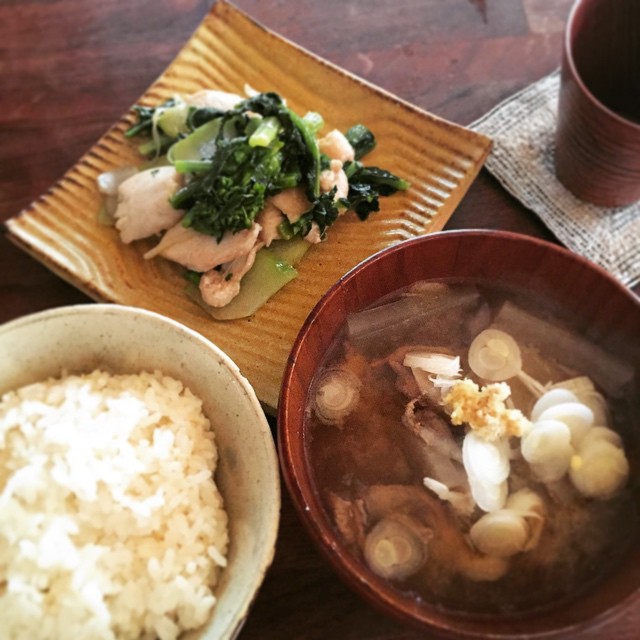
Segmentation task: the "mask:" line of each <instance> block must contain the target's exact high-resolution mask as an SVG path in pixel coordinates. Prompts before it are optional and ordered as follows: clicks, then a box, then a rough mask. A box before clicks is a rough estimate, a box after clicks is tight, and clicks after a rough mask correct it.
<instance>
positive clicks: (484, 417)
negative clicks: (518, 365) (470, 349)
mask: <svg viewBox="0 0 640 640" xmlns="http://www.w3.org/2000/svg"><path fill="white" fill-rule="evenodd" d="M510 395H511V388H510V387H509V385H508V384H507V383H506V382H496V383H493V384H488V385H486V386H484V387H482V388H481V387H479V386H478V385H477V384H476V383H475V382H474V381H473V380H471V379H469V378H463V379H462V380H458V381H456V382H455V383H454V384H453V385H452V386H451V388H450V389H449V391H448V393H447V394H446V395H445V396H444V398H443V401H444V406H445V408H446V409H447V410H448V411H449V412H450V414H451V422H452V423H453V424H454V425H462V424H468V425H469V427H471V429H472V430H473V431H475V432H476V433H477V434H478V435H479V436H480V437H481V438H483V439H485V440H488V441H495V440H498V439H499V438H502V437H505V436H506V437H510V436H521V435H523V434H524V433H526V432H527V431H528V430H529V428H530V427H531V423H530V422H529V420H527V418H525V417H524V415H523V414H522V412H521V411H519V410H518V409H508V408H507V406H506V405H505V400H506V399H507V398H508V397H509V396H510Z"/></svg>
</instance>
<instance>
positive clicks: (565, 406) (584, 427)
mask: <svg viewBox="0 0 640 640" xmlns="http://www.w3.org/2000/svg"><path fill="white" fill-rule="evenodd" d="M538 420H539V421H540V422H544V421H545V420H559V421H560V422H564V424H566V425H567V427H569V431H571V444H572V445H573V446H574V447H575V446H577V445H578V443H579V442H580V441H581V440H582V438H584V436H585V435H586V434H587V432H588V431H589V429H591V427H592V426H593V411H591V409H589V407H587V405H585V404H582V403H581V402H562V403H560V404H556V405H554V406H552V407H549V408H548V409H545V410H544V411H543V412H542V413H541V414H540V417H539V418H538Z"/></svg>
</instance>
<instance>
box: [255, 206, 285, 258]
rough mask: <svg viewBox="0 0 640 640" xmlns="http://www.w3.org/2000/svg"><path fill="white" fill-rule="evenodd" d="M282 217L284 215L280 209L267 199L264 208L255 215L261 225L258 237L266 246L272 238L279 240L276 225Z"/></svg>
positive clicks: (282, 219) (278, 224) (277, 225)
mask: <svg viewBox="0 0 640 640" xmlns="http://www.w3.org/2000/svg"><path fill="white" fill-rule="evenodd" d="M284 219H285V217H284V215H283V214H282V212H281V211H280V209H278V208H277V207H276V206H275V205H273V204H272V203H271V202H269V201H268V200H267V201H266V202H265V205H264V209H263V210H262V211H261V212H260V213H259V214H258V215H257V216H256V222H257V223H258V224H259V225H260V226H261V227H262V230H261V231H260V235H259V236H258V237H259V238H260V240H261V241H262V242H264V245H265V246H266V247H268V246H269V245H270V244H271V243H272V242H273V241H274V240H280V238H281V236H280V232H279V231H278V227H279V226H280V224H281V223H282V222H283V221H284Z"/></svg>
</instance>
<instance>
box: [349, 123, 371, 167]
mask: <svg viewBox="0 0 640 640" xmlns="http://www.w3.org/2000/svg"><path fill="white" fill-rule="evenodd" d="M345 137H346V138H347V140H348V141H349V144H350V145H351V146H352V147H353V150H354V152H355V156H356V160H360V158H362V157H363V156H365V155H367V153H369V152H370V151H373V150H374V149H375V147H376V139H375V136H374V135H373V133H371V131H370V130H369V129H368V128H367V127H365V126H364V125H363V124H356V125H354V126H353V127H351V129H349V130H348V131H347V133H345Z"/></svg>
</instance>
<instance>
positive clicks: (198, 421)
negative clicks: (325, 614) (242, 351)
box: [0, 305, 280, 639]
mask: <svg viewBox="0 0 640 640" xmlns="http://www.w3.org/2000/svg"><path fill="white" fill-rule="evenodd" d="M45 326H46V330H43V327H45ZM0 357H3V360H4V362H6V363H7V366H6V367H5V371H4V372H3V375H2V378H1V380H0V393H1V394H5V395H4V397H3V400H2V401H1V402H0V455H1V456H2V458H1V459H2V467H0V522H2V524H1V525H0V573H6V574H7V576H8V577H7V578H6V582H7V588H6V589H5V590H4V592H3V593H2V594H0V617H2V620H3V628H4V630H5V632H8V633H9V637H16V638H19V637H29V638H36V637H37V638H56V637H60V636H61V634H63V633H64V634H65V635H66V634H69V635H71V636H73V637H74V638H75V637H77V638H81V637H87V638H95V637H104V638H108V637H119V638H120V637H122V638H136V637H147V638H153V637H158V638H175V637H178V636H180V637H182V635H181V634H182V633H183V632H184V631H188V630H190V629H195V630H194V631H190V632H189V633H188V635H187V637H189V638H216V639H217V638H233V637H235V635H236V634H237V632H238V631H239V629H240V628H241V626H242V623H243V621H244V618H245V617H246V615H247V612H248V608H249V606H250V604H251V601H252V599H253V597H254V596H255V592H256V590H257V589H258V587H259V585H260V583H261V581H262V579H263V577H264V573H265V571H266V569H267V568H268V566H269V564H270V562H271V560H272V557H273V550H274V545H275V537H276V533H277V525H278V512H279V498H280V496H279V485H278V473H277V464H276V459H275V451H274V447H273V440H272V437H271V433H270V431H269V427H268V424H267V423H266V419H265V418H264V414H263V413H262V410H261V408H260V406H259V403H258V401H257V399H256V398H255V394H253V391H252V390H251V388H250V387H249V385H248V383H247V382H246V380H245V379H244V378H242V376H241V375H240V374H239V372H238V370H237V367H235V365H233V363H232V362H231V361H230V360H229V359H228V358H227V357H226V356H225V355H224V354H222V353H221V352H220V351H219V350H218V349H217V348H216V347H215V346H214V345H212V344H211V343H209V342H208V341H206V340H204V339H203V338H201V337H200V336H199V335H198V334H195V333H194V332H191V331H190V330H188V329H187V328H185V327H182V326H181V325H179V324H178V323H175V322H173V321H169V320H167V319H166V318H163V317H162V316H158V315H156V314H153V313H149V312H146V311H141V310H137V309H131V308H127V307H118V306H116V305H82V306H78V307H70V308H65V309H58V310H54V311H49V312H44V313H41V314H35V315H34V316H29V317H28V318H24V319H21V320H17V321H14V322H12V323H8V324H7V325H5V326H4V327H2V328H1V329H0ZM61 374H64V377H63V378H62V379H61ZM43 381H44V382H43ZM24 385H26V386H24ZM23 386H24V388H23V389H22V390H21V391H20V392H19V393H16V389H18V388H19V387H23ZM209 423H211V426H210V424H209ZM17 424H19V425H20V427H19V428H16V425H17ZM11 425H13V428H11ZM211 427H213V428H211ZM216 464H217V470H216V475H215V484H214V482H213V479H212V475H211V471H212V469H213V468H214V467H215V466H216ZM7 480H8V482H7ZM216 484H217V486H218V488H219V492H218V489H217V488H216ZM227 513H228V520H227ZM229 541H230V543H229ZM225 565H227V566H225ZM2 579H3V580H5V577H4V576H3V577H2ZM216 582H217V585H216ZM214 585H215V586H214ZM54 610H55V614H56V615H46V614H47V611H49V612H53V611H54ZM21 616H22V621H21V620H20V617H21ZM30 625H32V626H31V627H30ZM33 625H35V626H33Z"/></svg>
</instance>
